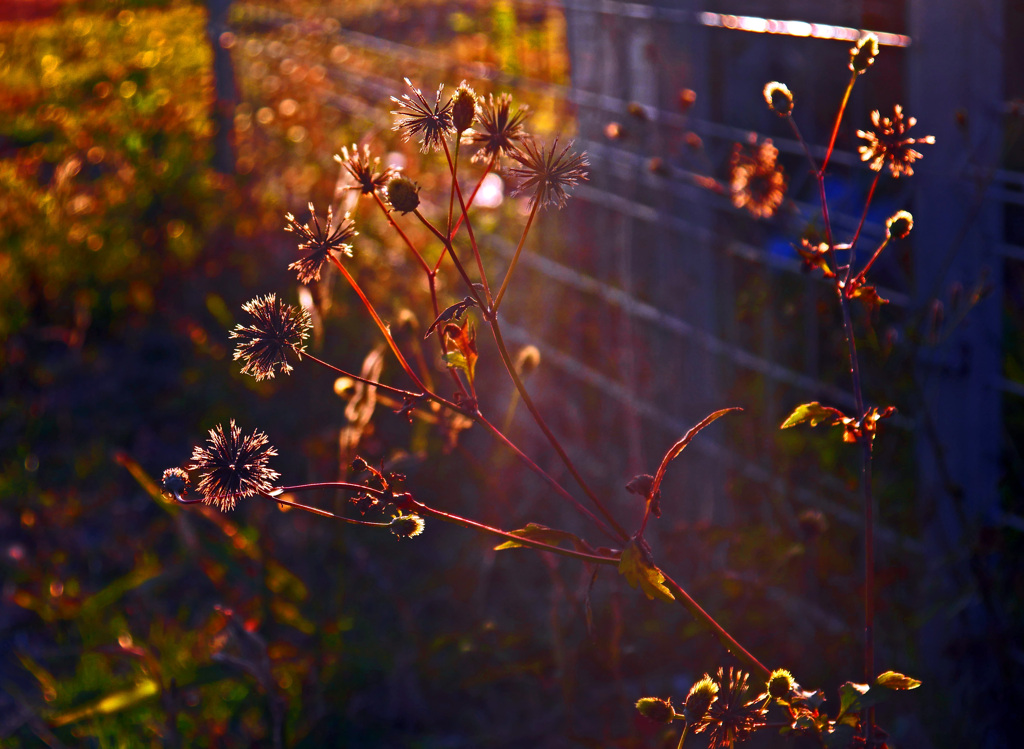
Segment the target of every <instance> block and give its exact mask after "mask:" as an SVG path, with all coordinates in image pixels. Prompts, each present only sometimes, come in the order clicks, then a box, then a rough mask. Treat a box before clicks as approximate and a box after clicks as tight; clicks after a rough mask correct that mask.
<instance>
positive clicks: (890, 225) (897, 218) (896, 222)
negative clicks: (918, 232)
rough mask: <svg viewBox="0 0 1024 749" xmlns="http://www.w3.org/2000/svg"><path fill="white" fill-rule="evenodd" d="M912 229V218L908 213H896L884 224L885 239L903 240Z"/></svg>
mask: <svg viewBox="0 0 1024 749" xmlns="http://www.w3.org/2000/svg"><path fill="white" fill-rule="evenodd" d="M913 229H914V217H913V216H912V215H911V214H910V212H909V211H896V213H894V214H893V215H892V216H890V217H889V219H888V220H887V221H886V222H885V234H886V236H887V237H896V239H905V238H906V236H907V235H908V234H910V232H911V231H913Z"/></svg>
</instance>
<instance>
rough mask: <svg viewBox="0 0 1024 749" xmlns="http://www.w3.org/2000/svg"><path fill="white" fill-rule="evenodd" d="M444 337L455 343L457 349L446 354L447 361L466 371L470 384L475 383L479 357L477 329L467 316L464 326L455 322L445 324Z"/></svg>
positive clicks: (451, 365)
mask: <svg viewBox="0 0 1024 749" xmlns="http://www.w3.org/2000/svg"><path fill="white" fill-rule="evenodd" d="M444 337H445V338H447V339H448V341H450V342H451V343H452V344H454V345H455V348H456V351H450V352H448V353H446V354H445V355H444V359H445V361H446V362H447V363H448V366H450V367H458V368H459V369H461V370H462V371H463V372H465V373H466V377H467V378H469V384H470V385H472V384H473V378H474V377H475V375H476V360H477V358H479V355H478V354H477V350H476V330H474V329H473V324H472V323H471V322H470V320H469V319H468V318H467V319H466V321H465V322H463V323H462V326H461V327H459V326H458V325H456V324H455V323H448V324H447V325H445V326H444Z"/></svg>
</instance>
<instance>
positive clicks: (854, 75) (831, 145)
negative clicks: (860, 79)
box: [818, 71, 857, 174]
mask: <svg viewBox="0 0 1024 749" xmlns="http://www.w3.org/2000/svg"><path fill="white" fill-rule="evenodd" d="M856 82H857V73H856V71H855V72H853V73H851V74H850V82H849V83H847V84H846V91H844V92H843V100H842V101H841V102H839V111H838V112H836V122H835V124H834V125H833V126H832V137H831V138H830V139H829V142H828V150H827V151H825V159H824V161H822V162H821V169H820V170H819V171H818V173H819V174H824V173H825V169H827V168H828V160H829V159H831V158H832V149H833V148H834V147H835V145H836V136H837V135H838V134H839V123H840V122H842V120H843V113H844V112H845V111H846V104H847V102H848V101H850V92H851V91H853V84H854V83H856Z"/></svg>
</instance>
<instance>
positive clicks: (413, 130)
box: [391, 78, 455, 152]
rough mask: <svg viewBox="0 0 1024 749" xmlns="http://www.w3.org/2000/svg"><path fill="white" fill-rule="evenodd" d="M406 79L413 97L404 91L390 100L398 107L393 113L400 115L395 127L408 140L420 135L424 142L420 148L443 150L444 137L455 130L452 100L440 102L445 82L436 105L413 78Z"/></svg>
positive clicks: (438, 90) (435, 99) (440, 89)
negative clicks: (425, 95) (415, 84)
mask: <svg viewBox="0 0 1024 749" xmlns="http://www.w3.org/2000/svg"><path fill="white" fill-rule="evenodd" d="M405 82H406V84H407V85H408V86H409V88H411V89H412V96H410V95H409V94H402V97H401V98H398V97H395V96H392V97H391V101H393V102H395V103H396V104H398V106H399V108H398V109H395V110H393V111H392V112H391V114H393V115H395V116H396V117H398V121H397V122H396V123H395V126H394V128H393V129H395V130H398V131H399V132H401V133H402V136H403V138H404V139H405V140H411V139H412V138H413V136H417V135H418V136H419V137H420V138H421V139H422V141H423V146H422V148H421V149H420V150H421V151H424V152H426V151H433V150H437V151H440V150H441V149H442V148H444V139H445V138H446V137H447V136H449V135H451V134H453V133H454V132H455V125H454V124H453V122H452V100H451V99H449V100H448V101H446V102H444V103H443V104H442V103H441V92H442V91H443V90H444V84H443V83H442V84H441V85H440V86H438V87H437V95H436V96H435V98H434V104H433V105H430V104H428V103H427V100H426V99H425V98H424V97H423V92H422V91H420V90H419V89H418V88H416V87H415V86H413V85H412V81H410V80H409V79H408V78H406V79H405Z"/></svg>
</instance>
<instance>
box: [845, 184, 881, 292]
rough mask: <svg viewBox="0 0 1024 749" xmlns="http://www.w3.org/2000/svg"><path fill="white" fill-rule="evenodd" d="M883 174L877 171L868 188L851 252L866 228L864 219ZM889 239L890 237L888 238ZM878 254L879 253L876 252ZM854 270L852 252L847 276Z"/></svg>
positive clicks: (851, 243)
mask: <svg viewBox="0 0 1024 749" xmlns="http://www.w3.org/2000/svg"><path fill="white" fill-rule="evenodd" d="M881 176H882V173H881V172H875V179H874V180H873V181H872V182H871V189H870V190H868V197H867V199H866V200H865V201H864V212H863V213H861V214H860V223H859V224H857V231H855V232H854V233H853V239H851V240H850V252H851V253H852V252H853V250H854V248H855V247H856V246H857V240H858V239H860V232H861V230H862V229H863V228H864V221H865V220H867V217H868V209H869V208H870V207H871V201H872V200H873V199H874V197H875V188H876V187H878V178H879V177H881ZM886 239H887V241H888V238H886ZM875 254H876V255H877V254H878V253H875ZM852 270H853V257H852V254H851V259H850V267H849V269H848V270H847V272H846V277H847V278H849V277H850V271H852Z"/></svg>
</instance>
